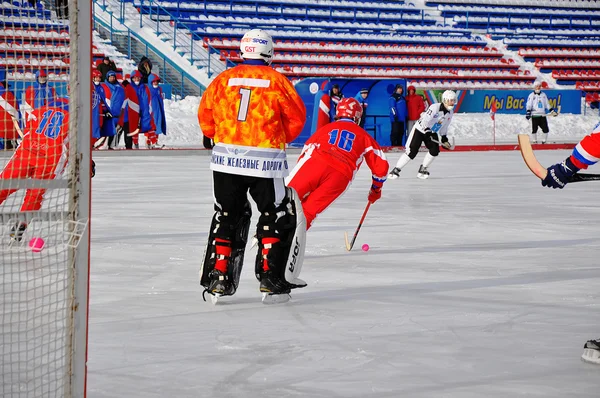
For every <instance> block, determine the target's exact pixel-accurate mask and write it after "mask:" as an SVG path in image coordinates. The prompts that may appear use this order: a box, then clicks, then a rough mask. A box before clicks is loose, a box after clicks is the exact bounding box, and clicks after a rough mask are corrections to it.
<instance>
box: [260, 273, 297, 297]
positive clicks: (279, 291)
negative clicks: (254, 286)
mask: <svg viewBox="0 0 600 398" xmlns="http://www.w3.org/2000/svg"><path fill="white" fill-rule="evenodd" d="M260 291H261V293H262V294H263V297H262V302H263V303H264V304H278V303H285V302H288V301H289V300H290V292H291V288H290V285H289V283H287V282H286V281H285V280H283V279H281V278H279V277H277V276H275V275H274V274H273V272H271V271H266V272H264V273H263V274H262V275H261V277H260Z"/></svg>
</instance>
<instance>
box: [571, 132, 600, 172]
mask: <svg viewBox="0 0 600 398" xmlns="http://www.w3.org/2000/svg"><path fill="white" fill-rule="evenodd" d="M599 160H600V123H598V124H597V125H596V127H594V130H592V132H591V134H590V135H587V136H585V137H584V138H583V139H582V140H581V141H580V142H579V144H577V146H576V147H575V149H574V150H573V154H572V155H571V161H572V162H573V164H574V165H575V166H577V167H579V168H580V169H587V168H588V166H591V165H593V164H595V163H597V162H598V161H599Z"/></svg>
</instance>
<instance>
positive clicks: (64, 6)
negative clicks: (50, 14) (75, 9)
mask: <svg viewBox="0 0 600 398" xmlns="http://www.w3.org/2000/svg"><path fill="white" fill-rule="evenodd" d="M54 6H55V7H56V16H57V18H58V19H69V1H68V0H55V1H54Z"/></svg>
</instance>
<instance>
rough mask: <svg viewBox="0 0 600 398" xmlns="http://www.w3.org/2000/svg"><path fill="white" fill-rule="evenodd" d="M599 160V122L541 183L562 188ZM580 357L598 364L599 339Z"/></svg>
mask: <svg viewBox="0 0 600 398" xmlns="http://www.w3.org/2000/svg"><path fill="white" fill-rule="evenodd" d="M599 160H600V123H598V124H597V125H596V127H594V129H593V130H592V132H591V133H590V134H589V135H587V136H585V137H584V138H583V139H582V140H581V141H580V142H579V144H577V146H576V147H575V149H573V153H572V154H571V156H569V157H568V158H566V159H565V160H564V161H563V162H562V163H556V164H554V165H552V166H550V167H548V175H546V178H545V179H543V180H542V185H543V186H545V187H548V188H554V189H556V188H558V189H563V188H564V187H565V185H567V183H568V182H569V178H570V177H572V176H573V175H575V174H576V173H577V172H578V171H579V170H581V169H587V168H588V167H589V166H591V165H593V164H595V163H598V161H599ZM581 359H583V360H584V361H585V362H589V363H595V364H597V365H600V339H597V340H588V341H587V342H586V343H585V344H584V346H583V354H582V355H581Z"/></svg>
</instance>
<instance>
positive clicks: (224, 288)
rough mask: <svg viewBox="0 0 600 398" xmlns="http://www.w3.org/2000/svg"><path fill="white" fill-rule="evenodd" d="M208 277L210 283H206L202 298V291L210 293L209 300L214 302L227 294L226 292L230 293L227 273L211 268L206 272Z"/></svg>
mask: <svg viewBox="0 0 600 398" xmlns="http://www.w3.org/2000/svg"><path fill="white" fill-rule="evenodd" d="M208 277H209V278H210V285H208V287H207V288H206V289H205V290H204V292H203V293H202V298H204V293H208V294H210V300H211V302H212V303H213V304H216V303H217V302H218V301H219V298H220V297H221V296H227V295H228V293H229V294H231V293H230V292H231V289H230V285H231V283H230V282H229V278H228V276H227V274H225V273H223V272H221V271H219V270H217V269H213V270H212V271H210V273H209V274H208ZM205 300H206V299H205Z"/></svg>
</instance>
